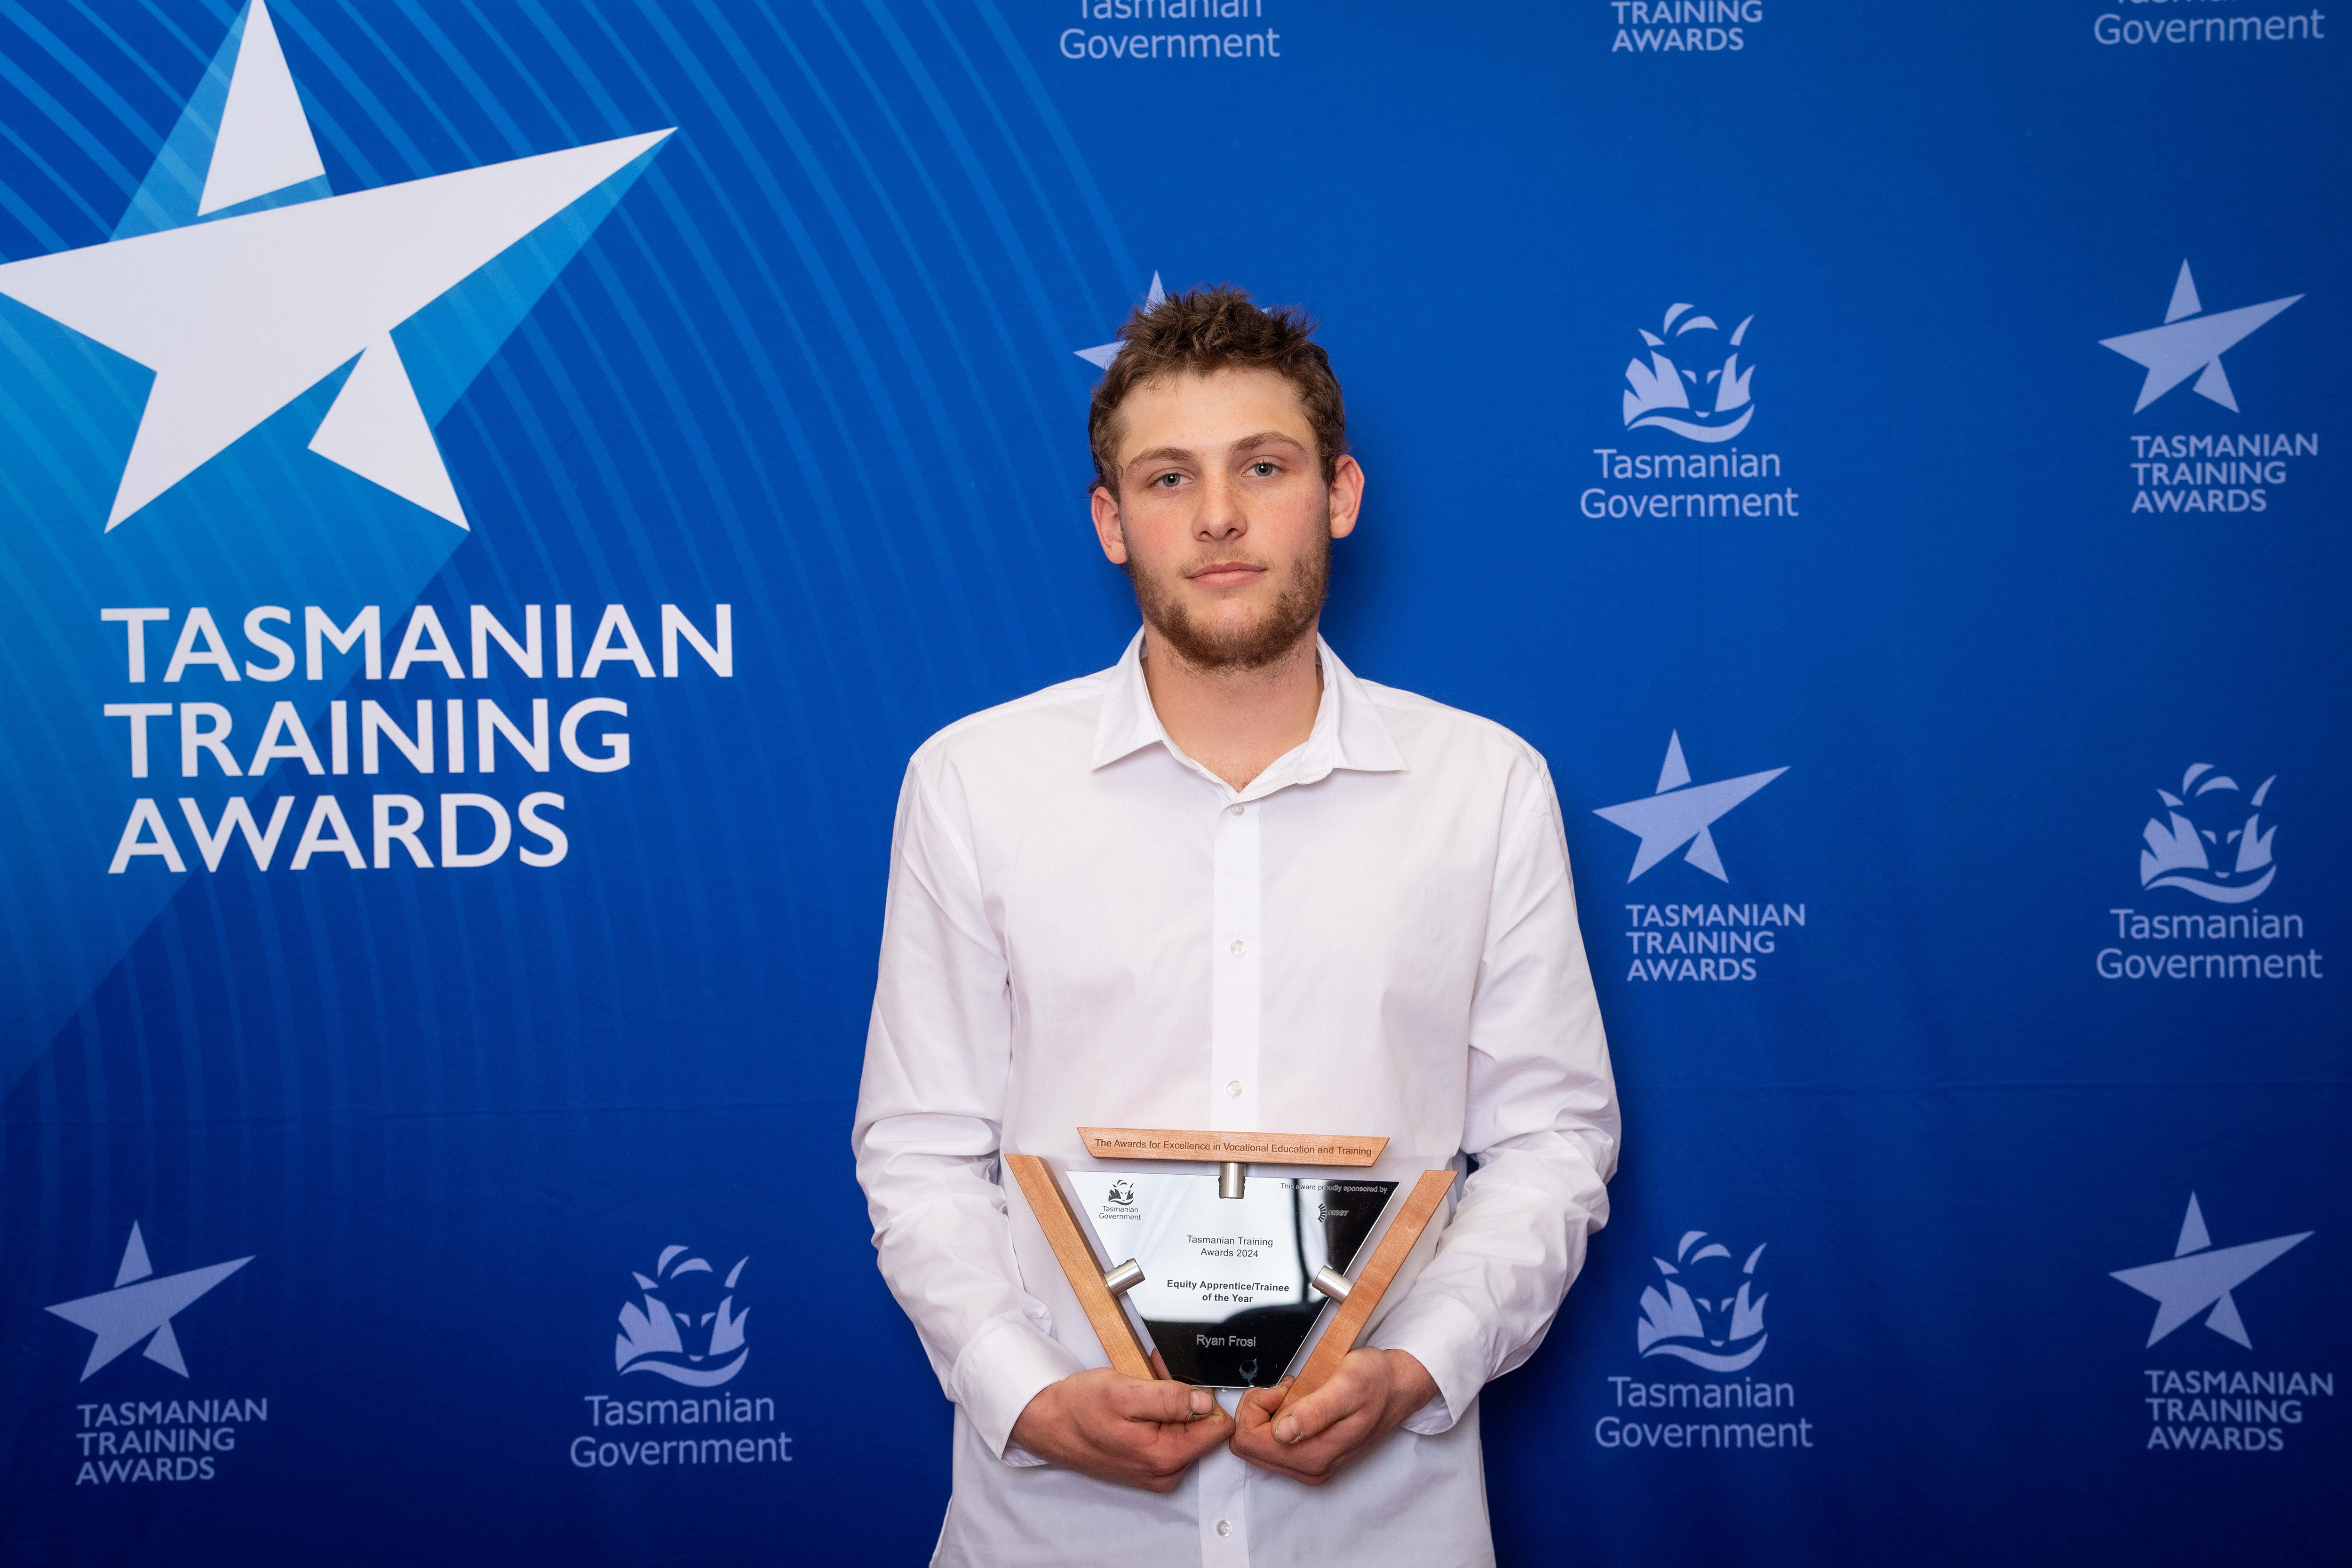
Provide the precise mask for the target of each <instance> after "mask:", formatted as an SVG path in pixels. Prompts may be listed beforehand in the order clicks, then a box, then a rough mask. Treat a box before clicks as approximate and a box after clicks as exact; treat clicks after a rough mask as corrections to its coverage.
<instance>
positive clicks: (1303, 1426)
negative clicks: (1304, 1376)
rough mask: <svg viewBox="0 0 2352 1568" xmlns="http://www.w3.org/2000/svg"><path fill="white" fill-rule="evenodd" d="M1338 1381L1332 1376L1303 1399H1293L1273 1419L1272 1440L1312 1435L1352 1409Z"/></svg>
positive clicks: (1295, 1440) (1300, 1439) (1295, 1439)
mask: <svg viewBox="0 0 2352 1568" xmlns="http://www.w3.org/2000/svg"><path fill="white" fill-rule="evenodd" d="M1353 1408H1354V1406H1353V1405H1350V1404H1349V1402H1348V1397H1347V1394H1346V1393H1345V1391H1344V1388H1343V1385H1342V1384H1341V1383H1340V1381H1339V1379H1337V1378H1334V1379H1333V1380H1332V1381H1331V1382H1329V1383H1327V1384H1324V1385H1323V1386H1322V1387H1320V1388H1318V1389H1317V1390H1316V1391H1315V1392H1314V1393H1312V1394H1307V1396H1306V1397H1305V1398H1303V1399H1296V1400H1293V1401H1291V1403H1290V1404H1289V1405H1286V1406H1284V1407H1283V1408H1282V1410H1281V1411H1280V1412H1279V1413H1278V1414H1277V1415H1276V1416H1275V1418H1274V1440H1275V1441H1276V1442H1277V1443H1300V1442H1304V1441H1306V1440H1307V1438H1309V1437H1312V1436H1315V1435H1316V1434H1317V1433H1318V1432H1320V1431H1322V1430H1323V1429H1324V1428H1325V1427H1326V1426H1330V1425H1331V1424H1332V1423H1333V1422H1335V1421H1337V1420H1339V1417H1341V1416H1342V1415H1346V1414H1348V1412H1349V1410H1351V1409H1353Z"/></svg>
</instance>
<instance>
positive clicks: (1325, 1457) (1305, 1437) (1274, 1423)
mask: <svg viewBox="0 0 2352 1568" xmlns="http://www.w3.org/2000/svg"><path fill="white" fill-rule="evenodd" d="M1289 1394H1290V1380H1289V1379H1288V1378H1285V1379H1284V1380H1283V1381H1282V1383H1281V1384H1279V1385H1278V1386H1276V1387H1274V1388H1253V1389H1251V1390H1250V1391H1249V1392H1248V1393H1247V1394H1243V1395H1242V1402H1241V1407H1240V1408H1239V1409H1238V1410H1236V1411H1235V1412H1234V1453H1236V1454H1239V1455H1240V1456H1241V1457H1242V1458H1244V1459H1247V1460H1248V1461H1249V1462H1250V1463H1251V1464H1253V1465H1255V1466H1257V1467H1258V1468H1260V1469H1263V1470H1272V1471H1273V1472H1274V1473H1275V1474H1276V1475H1277V1476H1288V1477H1289V1478H1290V1479H1292V1480H1294V1481H1297V1482H1299V1483H1300V1484H1302V1485H1305V1486H1310V1487H1319V1486H1321V1485H1322V1484H1323V1483H1324V1482H1325V1481H1328V1480H1329V1479H1331V1478H1332V1477H1333V1476H1336V1475H1338V1474H1339V1471H1340V1470H1341V1469H1343V1468H1346V1467H1347V1466H1348V1465H1349V1464H1351V1463H1353V1462H1354V1461H1355V1460H1356V1459H1357V1458H1359V1457H1360V1456H1361V1455H1362V1454H1363V1453H1364V1452H1366V1451H1367V1450H1368V1449H1370V1447H1371V1446H1372V1445H1373V1444H1375V1443H1377V1442H1379V1441H1380V1440H1381V1438H1383V1437H1385V1436H1388V1435H1389V1434H1390V1433H1391V1432H1393V1431H1395V1430H1396V1429H1397V1427H1398V1426H1399V1425H1401V1424H1402V1422H1403V1420H1404V1418H1405V1417H1406V1416H1408V1415H1412V1413H1413V1412H1414V1411H1416V1410H1418V1409H1420V1408H1421V1407H1422V1406H1423V1405H1426V1404H1428V1403H1429V1402H1430V1401H1431V1400H1433V1399H1434V1398H1436V1397H1437V1380H1436V1379H1435V1378H1433V1377H1431V1376H1430V1375H1429V1369H1428V1368H1426V1367H1424V1366H1423V1365H1422V1364H1421V1363H1420V1362H1418V1361H1416V1360H1414V1359H1413V1358H1412V1356H1411V1355H1408V1354H1407V1353H1406V1352H1403V1351H1379V1350H1370V1349H1359V1350H1352V1351H1349V1352H1348V1355H1347V1359H1346V1360H1344V1361H1342V1362H1341V1363H1339V1371H1338V1372H1336V1373H1332V1375H1331V1380H1330V1381H1329V1382H1328V1383H1326V1384H1324V1385H1323V1386H1322V1387H1320V1388H1318V1389H1317V1390H1316V1391H1315V1392H1314V1393H1312V1394H1308V1395H1307V1397H1305V1398H1304V1399H1300V1400H1297V1401H1296V1402H1294V1403H1293V1404H1292V1405H1291V1406H1290V1408H1289V1409H1287V1410H1283V1409H1282V1402H1283V1401H1284V1400H1285V1399H1286V1398H1288V1397H1289ZM1276 1411H1280V1412H1281V1413H1280V1414H1279V1415H1276Z"/></svg>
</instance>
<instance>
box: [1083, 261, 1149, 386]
mask: <svg viewBox="0 0 2352 1568" xmlns="http://www.w3.org/2000/svg"><path fill="white" fill-rule="evenodd" d="M1167 300H1168V290H1167V289H1162V288H1161V287H1160V274H1159V273H1157V272H1155V273H1153V274H1152V275H1151V291H1150V293H1148V294H1146V295H1145V296H1144V297H1143V308H1144V309H1145V310H1158V309H1160V306H1161V305H1163V304H1165V303H1166V302H1167ZM1126 346H1127V345H1126V344H1125V343H1122V342H1119V341H1118V339H1117V338H1113V339H1112V340H1111V341H1110V342H1107V343H1097V344H1096V345H1095V346H1094V347H1092V348H1090V349H1072V350H1071V351H1070V352H1071V353H1074V354H1076V355H1077V356H1078V357H1079V358H1080V359H1082V360H1084V361H1086V362H1087V363H1088V364H1090V365H1093V366H1094V367H1095V368H1096V369H1097V370H1108V369H1109V368H1110V362H1111V361H1113V360H1115V359H1117V358H1118V351H1119V350H1121V349H1122V348H1125V347H1126Z"/></svg>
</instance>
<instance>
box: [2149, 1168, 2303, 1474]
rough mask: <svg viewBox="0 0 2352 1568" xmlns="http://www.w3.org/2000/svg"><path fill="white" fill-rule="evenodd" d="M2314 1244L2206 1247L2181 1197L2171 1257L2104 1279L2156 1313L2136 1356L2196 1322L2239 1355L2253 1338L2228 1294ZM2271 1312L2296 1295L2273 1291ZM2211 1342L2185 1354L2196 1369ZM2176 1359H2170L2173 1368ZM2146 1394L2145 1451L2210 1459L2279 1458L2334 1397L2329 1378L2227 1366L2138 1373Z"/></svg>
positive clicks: (2199, 1220)
mask: <svg viewBox="0 0 2352 1568" xmlns="http://www.w3.org/2000/svg"><path fill="white" fill-rule="evenodd" d="M2315 1234H2316V1233H2315V1232H2313V1231H2308V1230H2304V1231H2296V1232H2294V1233H2292V1234H2289V1235H2285V1236H2273V1237H2267V1238H2266V1239H2263V1240H2261V1241H2248V1242H2241V1243H2239V1244H2237V1245H2235V1246H2231V1247H2216V1246H2214V1245H2213V1237H2212V1234H2211V1232H2210V1231H2209V1230H2208V1229H2207V1228H2206V1225H2205V1213H2204V1210H2203V1209H2201V1208H2200V1207H2199V1205H2198V1203H2197V1194H2194V1193H2191V1194H2189V1208H2188V1212H2187V1213H2186V1214H2184V1215H2182V1216H2181V1221H2180V1234H2179V1240H2178V1241H2176V1242H2175V1243H2174V1245H2173V1248H2172V1256H2171V1257H2169V1258H2162V1259H2159V1260H2158V1261H2157V1262H2154V1263H2143V1264H2139V1265H2137V1266H2136V1267H2134V1268H2117V1269H2113V1270H2111V1271H2110V1272H2109V1275H2108V1277H2109V1278H2110V1279H2116V1280H2118V1281H2120V1282H2122V1283H2123V1284H2126V1285H2128V1286H2130V1287H2131V1288H2132V1289H2134V1290H2137V1291H2138V1292H2139V1293H2140V1294H2141V1295H2142V1296H2145V1297H2147V1298H2149V1299H2150V1300H2153V1301H2155V1303H2156V1318H2155V1320H2154V1321H2153V1322H2152V1323H2150V1325H2149V1327H2148V1331H2147V1344H2146V1345H2144V1346H2142V1347H2141V1348H2142V1349H2143V1350H2149V1351H2152V1350H2154V1349H2155V1348H2156V1347H2157V1346H2158V1345H2159V1344H2162V1343H2164V1342H2166V1341H2168V1340H2170V1339H2171V1338H2172V1336H2173V1335H2174V1334H2175V1333H2176V1332H2177V1331H2179V1330H2181V1329H2183V1328H2186V1327H2187V1326H2188V1325H2189V1324H2190V1323H2192V1322H2195V1321H2199V1320H2200V1319H2202V1320H2203V1324H2204V1327H2205V1328H2206V1329H2207V1330H2208V1331H2210V1332H2212V1333H2214V1334H2217V1335H2219V1336H2221V1338H2222V1339H2225V1340H2228V1341H2230V1342H2231V1343H2232V1344H2235V1345H2237V1346H2238V1347H2240V1349H2242V1350H2245V1351H2252V1350H2253V1348H2254V1337H2253V1334H2252V1331H2250V1330H2249V1329H2248V1328H2247V1325H2246V1320H2245V1317H2244V1315H2243V1314H2242V1312H2241V1311H2240V1310H2239V1306H2238V1300H2237V1293H2238V1291H2239V1290H2241V1289H2244V1288H2245V1287H2246V1286H2247V1285H2248V1284H2249V1283H2250V1282H2251V1281H2252V1280H2254V1279H2256V1278H2257V1277H2259V1276H2261V1275H2262V1273H2263V1270H2265V1269H2267V1268H2270V1266H2271V1265H2272V1264H2273V1263H2276V1262H2277V1261H2278V1260H2279V1259H2280V1258H2284V1257H2285V1256H2286V1255H2287V1254H2288V1253H2290V1252H2292V1251H2294V1249H2295V1248H2296V1247H2300V1246H2302V1245H2303V1244H2304V1243H2305V1242H2306V1241H2308V1240H2310V1239H2311V1237H2313V1236H2314V1235H2315ZM2269 1300H2271V1301H2272V1302H2273V1303H2274V1304H2275V1305H2277V1306H2282V1307H2284V1306H2291V1305H2294V1304H2299V1303H2300V1301H2301V1300H2302V1297H2301V1296H2300V1294H2299V1293H2296V1292H2294V1291H2292V1290H2291V1289H2287V1288H2284V1287H2281V1288H2277V1289H2272V1290H2271V1291H2270V1292H2269ZM2210 1343H2211V1342H2210V1341H2208V1340H2204V1339H2202V1338H2200V1339H2199V1340H2198V1341H2197V1342H2196V1344H2195V1345H2193V1346H2189V1347H2187V1349H2186V1352H2185V1353H2186V1355H2187V1356H2188V1357H2189V1359H2200V1358H2201V1357H2202V1355H2203V1353H2204V1352H2205V1349H2206V1348H2207V1347H2209V1346H2210ZM2176 1359H2178V1358H2176ZM2143 1375H2145V1377H2146V1378H2147V1392H2146V1393H2145V1394H2140V1395H2139V1397H2140V1398H2141V1399H2142V1400H2144V1401H2145V1402H2146V1404H2147V1419H2148V1435H2147V1447H2150V1448H2165V1449H2174V1450H2182V1451H2192V1450H2193V1451H2200V1452H2201V1451H2210V1452H2216V1453H2256V1454H2260V1453H2278V1452H2282V1451H2284V1448H2285V1447H2286V1442H2287V1436H2288V1435H2289V1433H2290V1431H2291V1430H2292V1429H2294V1428H2296V1427H2299V1426H2303V1425H2304V1423H2305V1418H2306V1416H2307V1415H2308V1414H2309V1411H2310V1402H2311V1401H2312V1400H2314V1399H2328V1398H2333V1397H2335V1394H2336V1374H2335V1373H2332V1372H2313V1371H2310V1370H2308V1369H2302V1370H2297V1369H2292V1368H2286V1369H2276V1368H2273V1369H2262V1368H2256V1367H2253V1366H2250V1365H2248V1364H2246V1363H2243V1362H2242V1361H2238V1360H2236V1359H2234V1358H2232V1360H2231V1362H2230V1363H2228V1364H2223V1365H2218V1366H2216V1365H2208V1366H2203V1367H2194V1368H2189V1367H2182V1366H2179V1365H2177V1364H2176V1365H2172V1366H2167V1367H2149V1368H2145V1369H2143Z"/></svg>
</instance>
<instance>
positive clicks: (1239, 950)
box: [1234, 937, 1249, 958]
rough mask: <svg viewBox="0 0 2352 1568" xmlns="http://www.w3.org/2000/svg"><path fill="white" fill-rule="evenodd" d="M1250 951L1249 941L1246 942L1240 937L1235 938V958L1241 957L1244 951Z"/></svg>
mask: <svg viewBox="0 0 2352 1568" xmlns="http://www.w3.org/2000/svg"><path fill="white" fill-rule="evenodd" d="M1248 951H1249V943H1247V942H1244V941H1243V940H1242V939H1241V938H1239V937H1235V938H1234V957H1235V958H1239V957H1240V956H1241V955H1242V954H1243V953H1245V952H1248Z"/></svg>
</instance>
